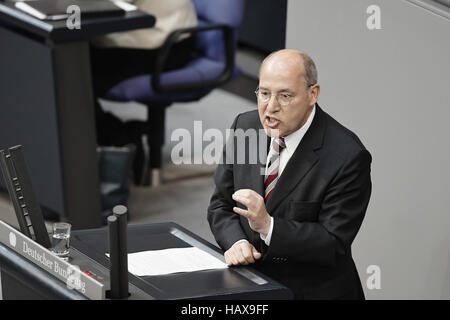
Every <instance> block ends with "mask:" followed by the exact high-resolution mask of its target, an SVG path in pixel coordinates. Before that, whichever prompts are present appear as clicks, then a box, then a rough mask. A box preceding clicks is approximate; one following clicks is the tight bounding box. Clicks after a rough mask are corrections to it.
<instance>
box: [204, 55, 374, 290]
mask: <svg viewBox="0 0 450 320" xmlns="http://www.w3.org/2000/svg"><path fill="white" fill-rule="evenodd" d="M319 93H320V86H319V84H318V83H317V71H316V67H315V64H314V62H313V61H312V60H311V58H310V57H309V56H308V55H306V54H305V53H303V52H300V51H296V50H289V49H285V50H280V51H277V52H275V53H272V54H271V55H269V56H268V57H267V58H266V59H265V60H264V62H263V64H262V66H261V70H260V79H259V87H258V89H257V91H256V94H257V97H258V111H256V110H255V111H250V112H246V113H243V114H240V115H238V116H237V118H236V119H235V121H234V123H233V125H232V129H234V132H238V130H239V129H242V130H241V132H242V131H244V132H249V130H250V131H251V130H260V129H261V130H264V131H263V132H264V133H265V134H266V135H263V136H262V137H261V135H258V137H259V138H258V139H259V140H260V139H262V140H266V142H265V143H266V145H267V150H265V152H263V154H266V155H267V156H266V160H264V161H261V163H259V164H258V163H251V161H249V158H250V157H249V155H252V154H259V151H260V150H259V149H258V148H259V145H260V142H261V141H262V140H261V141H258V143H251V142H248V141H246V142H244V143H243V144H242V143H239V141H238V140H239V139H237V138H236V136H231V138H230V139H228V142H227V145H226V147H225V148H224V156H223V161H222V162H223V163H221V164H219V166H218V168H217V170H216V172H215V176H214V179H215V183H216V189H215V191H214V194H213V195H212V198H211V202H210V205H209V208H208V221H209V224H210V227H211V230H212V233H213V234H214V236H215V238H216V240H217V243H218V244H219V245H220V246H221V247H222V249H223V250H224V251H225V254H224V255H225V260H226V262H227V264H228V265H230V266H232V265H248V264H252V266H253V267H255V268H256V269H257V270H260V271H261V272H263V273H265V274H267V275H269V276H270V277H272V278H273V279H275V280H277V281H279V282H280V283H282V284H284V285H285V286H287V287H288V288H290V289H291V290H292V292H293V293H294V296H295V298H296V299H364V292H363V290H362V286H361V281H360V279H359V276H358V273H357V270H356V267H355V263H354V261H353V258H352V254H351V244H352V242H353V240H354V238H355V236H356V234H357V233H358V230H359V228H360V226H361V223H362V221H363V218H364V215H365V212H366V209H367V206H368V203H369V199H370V194H371V179H370V164H371V155H370V153H369V152H368V151H367V150H366V148H365V147H364V146H363V144H362V143H361V141H360V140H359V139H358V137H357V136H356V135H355V134H354V133H353V132H351V131H350V130H348V129H346V128H345V127H343V126H342V125H341V124H339V123H338V122H337V121H336V120H334V119H333V118H332V117H331V116H330V115H328V114H327V113H326V112H324V111H323V110H322V109H321V108H320V107H319V105H318V104H317V99H318V97H319ZM240 141H241V142H242V140H240ZM241 152H244V153H245V157H244V158H245V161H237V160H238V158H239V156H240V155H241V156H242V154H240V153H241ZM230 154H231V156H230ZM225 159H226V160H225ZM230 159H231V160H232V161H230ZM241 159H242V158H241Z"/></svg>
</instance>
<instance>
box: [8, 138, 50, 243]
mask: <svg viewBox="0 0 450 320" xmlns="http://www.w3.org/2000/svg"><path fill="white" fill-rule="evenodd" d="M0 168H1V171H2V173H3V178H4V182H5V185H6V188H7V189H8V193H9V197H10V198H11V202H12V203H13V206H14V211H15V212H16V217H17V220H18V222H19V227H20V231H21V232H22V233H23V234H24V235H26V236H28V237H29V238H31V239H33V240H34V241H36V242H38V243H39V244H41V245H42V246H44V247H45V248H50V247H51V242H50V237H49V235H48V232H47V228H46V227H45V222H44V217H43V215H42V211H41V207H40V206H39V204H38V202H37V200H36V197H35V194H34V191H33V187H32V184H31V179H30V176H29V175H28V170H27V167H26V164H25V158H24V156H23V152H22V146H20V145H19V146H15V147H12V148H9V149H7V150H0Z"/></svg>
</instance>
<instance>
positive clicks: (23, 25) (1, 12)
mask: <svg viewBox="0 0 450 320" xmlns="http://www.w3.org/2000/svg"><path fill="white" fill-rule="evenodd" d="M0 1H1V0H0ZM0 20H3V21H6V22H8V23H10V24H12V25H13V26H14V27H17V28H19V29H22V30H25V31H27V32H30V33H32V34H34V35H36V36H39V37H42V38H45V39H50V40H52V41H54V42H62V41H73V40H80V39H88V38H91V37H93V36H99V35H103V34H107V33H111V32H118V31H125V30H131V29H139V28H151V27H153V26H154V24H155V17H153V16H152V15H149V14H147V13H144V12H142V11H139V10H135V11H129V12H126V13H125V14H123V15H112V16H104V17H95V18H86V19H83V18H81V28H80V29H79V30H76V29H73V30H70V29H68V28H67V26H66V20H59V21H44V20H39V19H37V18H35V17H33V16H30V15H29V14H27V13H25V12H23V11H21V10H19V9H16V7H15V5H14V2H8V1H6V2H0Z"/></svg>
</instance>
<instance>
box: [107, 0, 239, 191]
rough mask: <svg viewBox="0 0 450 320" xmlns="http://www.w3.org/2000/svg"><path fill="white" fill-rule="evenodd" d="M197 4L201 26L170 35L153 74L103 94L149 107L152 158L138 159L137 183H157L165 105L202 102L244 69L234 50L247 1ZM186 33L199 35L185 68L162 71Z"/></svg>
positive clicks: (206, 0)
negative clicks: (147, 160)
mask: <svg viewBox="0 0 450 320" xmlns="http://www.w3.org/2000/svg"><path fill="white" fill-rule="evenodd" d="M193 3H194V6H195V9H196V12H197V18H198V25H197V26H196V27H193V28H185V29H180V30H176V31H174V32H173V33H172V34H171V35H169V37H168V38H167V39H166V41H165V43H164V44H163V46H162V48H161V50H160V54H159V56H158V58H157V60H156V66H155V72H154V73H153V75H142V76H137V77H133V78H130V79H127V80H124V81H122V82H120V83H118V84H117V85H116V86H114V87H113V88H112V89H111V90H110V91H109V92H108V93H107V94H106V95H105V97H104V98H105V99H107V100H113V101H123V102H125V101H137V102H140V103H143V104H145V105H147V106H148V120H147V122H146V123H145V125H144V128H143V131H144V132H143V133H146V134H147V135H148V138H149V139H148V141H149V147H150V159H149V160H150V161H149V163H145V164H142V163H141V164H139V163H138V168H136V167H135V168H134V169H135V183H136V184H142V185H147V184H149V183H150V180H151V181H152V184H153V185H157V184H158V182H159V179H160V168H161V164H162V146H163V143H164V130H165V128H164V127H165V125H164V122H165V108H166V107H168V106H170V105H171V104H172V103H173V102H191V101H198V100H199V99H201V98H202V97H204V96H205V95H207V94H208V93H209V92H211V91H212V90H213V89H214V88H217V87H218V86H221V85H223V84H224V83H226V82H227V81H229V80H230V79H231V78H233V77H235V76H237V75H238V74H239V72H240V71H239V69H238V68H237V67H236V66H235V64H234V54H235V49H236V43H237V34H238V28H239V26H240V24H241V21H242V17H243V13H244V7H245V0H214V1H211V0H193ZM186 33H189V34H192V35H193V36H195V37H196V49H195V52H192V57H191V60H190V62H189V63H188V64H187V65H186V66H185V67H183V68H181V69H176V70H172V71H169V72H163V71H162V70H163V68H164V64H165V61H166V59H167V56H168V54H169V52H170V50H171V47H172V45H173V44H174V43H175V42H176V40H177V39H178V38H179V37H180V35H182V34H186ZM150 172H152V173H151V175H152V179H150Z"/></svg>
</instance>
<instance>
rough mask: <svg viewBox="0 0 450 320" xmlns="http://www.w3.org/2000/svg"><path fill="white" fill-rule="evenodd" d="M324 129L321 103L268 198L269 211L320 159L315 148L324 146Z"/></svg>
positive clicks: (271, 210)
mask: <svg viewBox="0 0 450 320" xmlns="http://www.w3.org/2000/svg"><path fill="white" fill-rule="evenodd" d="M324 131H325V115H324V113H323V111H322V110H321V109H320V107H319V105H318V104H316V114H315V116H314V119H313V122H312V123H311V126H310V127H309V129H308V131H307V132H306V133H305V136H304V137H303V139H302V140H301V141H300V143H299V145H298V147H297V149H296V150H295V152H294V154H293V155H292V157H291V159H289V161H288V163H287V164H286V167H285V168H284V170H283V173H282V174H281V176H280V177H279V179H278V182H277V184H276V185H275V188H274V189H273V191H272V194H271V195H270V197H269V199H268V200H267V203H266V208H267V211H268V212H273V211H274V209H275V208H276V207H277V206H278V205H279V203H280V202H281V201H282V200H283V199H284V198H286V197H287V196H288V195H289V194H290V193H291V192H292V190H293V189H294V188H295V186H296V185H297V184H298V183H299V182H300V181H301V180H302V179H303V177H304V176H305V175H306V173H308V171H309V170H310V169H311V168H312V167H313V166H314V165H315V163H316V162H317V161H318V160H319V157H318V156H317V154H316V152H315V151H314V150H317V149H318V148H320V147H321V146H322V142H323V135H324ZM263 189H264V187H263Z"/></svg>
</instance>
